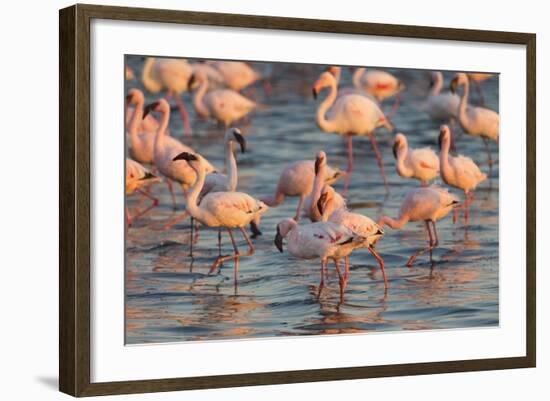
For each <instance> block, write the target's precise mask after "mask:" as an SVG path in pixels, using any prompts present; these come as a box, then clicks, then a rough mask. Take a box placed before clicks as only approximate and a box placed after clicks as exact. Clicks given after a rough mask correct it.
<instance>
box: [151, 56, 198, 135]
mask: <svg viewBox="0 0 550 401" xmlns="http://www.w3.org/2000/svg"><path fill="white" fill-rule="evenodd" d="M192 74H193V67H191V65H190V64H189V63H188V62H187V60H184V59H175V58H160V59H156V58H154V57H147V59H146V60H145V65H144V66H143V74H142V81H143V86H145V89H147V90H148V91H149V92H151V93H154V94H156V93H159V92H160V91H162V90H164V89H165V90H166V91H167V93H166V100H167V101H170V98H172V97H174V99H175V100H176V104H177V106H178V108H179V111H180V114H181V118H182V120H183V124H184V127H185V133H186V135H189V136H190V135H191V134H192V132H191V125H190V124H189V116H188V115H187V110H186V109H185V105H184V104H183V101H182V100H181V94H182V93H184V92H187V91H188V89H189V87H188V83H189V78H190V77H191V75H192Z"/></svg>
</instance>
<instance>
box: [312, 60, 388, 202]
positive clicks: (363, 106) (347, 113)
mask: <svg viewBox="0 0 550 401" xmlns="http://www.w3.org/2000/svg"><path fill="white" fill-rule="evenodd" d="M325 87H329V88H330V93H329V95H328V96H327V98H326V99H325V100H324V101H323V102H322V103H321V104H320V105H319V108H318V109H317V125H319V127H320V128H321V129H322V130H323V131H325V132H330V133H335V134H339V135H347V137H348V168H347V176H346V183H345V185H344V193H345V192H346V191H347V188H348V186H349V182H350V179H351V174H352V172H353V142H352V141H353V136H355V135H359V136H368V137H369V138H370V140H371V143H372V146H373V148H374V152H375V153H376V158H377V160H378V167H379V168H380V173H381V175H382V178H383V180H384V185H385V186H386V190H387V191H389V187H388V183H387V180H386V175H385V173H384V162H383V160H382V155H381V154H380V151H379V150H378V145H377V144H376V139H375V138H374V130H375V129H376V128H377V127H381V126H384V127H386V128H387V129H388V130H390V131H392V130H393V126H392V125H391V124H390V122H389V121H388V120H387V119H386V117H385V116H384V113H382V110H380V107H378V105H377V104H376V103H375V102H373V101H372V100H370V99H369V98H367V97H365V96H361V95H353V94H351V95H347V96H343V97H340V98H338V99H337V86H336V79H335V78H334V75H332V74H331V73H330V72H328V71H327V72H324V73H322V74H321V77H320V78H319V79H318V80H317V82H315V84H314V86H313V96H314V97H315V98H316V97H317V94H318V93H319V91H320V90H321V89H322V88H325ZM329 109H331V116H330V118H329V119H327V118H326V114H327V111H328V110H329Z"/></svg>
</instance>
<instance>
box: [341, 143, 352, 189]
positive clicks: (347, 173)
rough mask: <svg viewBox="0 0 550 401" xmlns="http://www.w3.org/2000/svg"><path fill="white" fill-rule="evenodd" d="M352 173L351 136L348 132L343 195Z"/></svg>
mask: <svg viewBox="0 0 550 401" xmlns="http://www.w3.org/2000/svg"><path fill="white" fill-rule="evenodd" d="M352 173H353V136H352V135H351V134H348V168H347V170H346V182H345V183H344V190H343V193H344V195H345V194H346V192H347V191H348V187H349V182H350V181H351V175H352Z"/></svg>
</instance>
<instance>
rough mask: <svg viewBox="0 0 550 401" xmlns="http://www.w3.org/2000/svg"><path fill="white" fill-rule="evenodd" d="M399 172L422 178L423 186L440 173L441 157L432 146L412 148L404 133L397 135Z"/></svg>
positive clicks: (404, 175) (395, 153) (395, 145)
mask: <svg viewBox="0 0 550 401" xmlns="http://www.w3.org/2000/svg"><path fill="white" fill-rule="evenodd" d="M393 155H394V156H395V168H396V170H397V174H399V175H400V176H401V177H404V178H415V179H417V180H420V183H421V185H422V186H427V184H428V181H431V180H433V179H434V178H436V177H437V176H438V175H439V159H438V158H437V155H436V154H435V152H434V151H433V150H432V149H431V148H420V149H411V148H409V145H408V143H407V137H406V136H405V135H403V134H402V133H398V134H397V135H396V136H395V142H394V145H393Z"/></svg>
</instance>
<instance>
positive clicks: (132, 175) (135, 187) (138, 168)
mask: <svg viewBox="0 0 550 401" xmlns="http://www.w3.org/2000/svg"><path fill="white" fill-rule="evenodd" d="M159 181H160V178H159V177H157V176H155V175H153V174H152V173H151V172H150V171H149V170H147V169H146V168H145V167H143V166H142V165H141V164H139V163H138V162H136V161H134V160H132V159H126V195H131V194H133V193H134V192H139V193H141V194H142V195H145V196H146V197H148V198H149V199H151V200H152V201H153V203H152V204H151V206H149V207H147V208H146V209H144V210H142V211H141V212H139V213H137V214H135V215H134V216H130V211H129V210H128V207H126V223H127V224H128V225H129V226H131V225H132V222H134V221H135V220H136V219H138V218H139V217H141V216H143V215H144V214H145V213H147V212H148V211H150V210H151V209H153V208H155V207H157V206H158V204H159V200H158V199H157V198H155V197H153V196H152V195H150V194H148V193H147V192H145V191H142V190H141V188H143V187H147V186H149V185H151V184H154V183H156V182H159Z"/></svg>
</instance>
